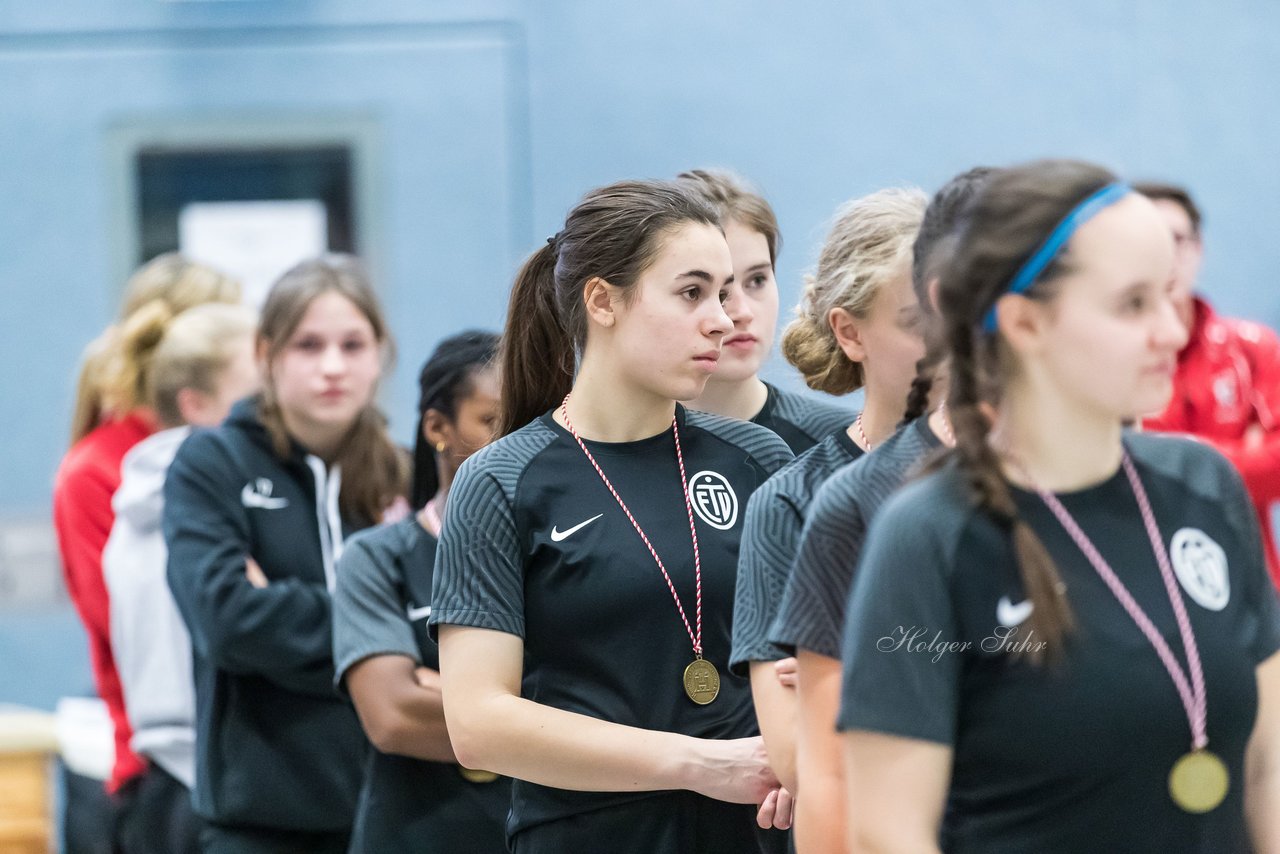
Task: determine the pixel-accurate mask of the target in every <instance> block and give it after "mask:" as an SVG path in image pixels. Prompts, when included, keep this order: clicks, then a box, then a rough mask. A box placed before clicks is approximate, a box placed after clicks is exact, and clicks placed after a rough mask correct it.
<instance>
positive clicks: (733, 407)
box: [689, 375, 870, 435]
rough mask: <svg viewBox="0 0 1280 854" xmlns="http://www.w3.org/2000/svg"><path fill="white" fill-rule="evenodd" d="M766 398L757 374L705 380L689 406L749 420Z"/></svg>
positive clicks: (767, 394) (766, 391) (763, 387)
mask: <svg viewBox="0 0 1280 854" xmlns="http://www.w3.org/2000/svg"><path fill="white" fill-rule="evenodd" d="M768 399H769V387H768V386H766V385H765V384H764V382H763V381H762V380H761V379H760V378H759V377H757V376H754V375H753V376H750V377H747V378H746V379H745V380H739V381H738V382H716V380H715V379H711V380H708V381H707V385H706V388H704V389H703V390H702V394H700V395H698V396H697V397H696V398H695V399H693V400H691V401H689V408H690V409H697V410H700V411H702V412H710V413H711V414H712V415H725V416H728V417H729V418H739V419H741V420H743V421H750V420H751V419H752V418H755V417H756V416H757V415H759V414H760V410H761V409H764V404H765V401H766V400H768ZM867 435H870V434H869V433H868V434H867Z"/></svg>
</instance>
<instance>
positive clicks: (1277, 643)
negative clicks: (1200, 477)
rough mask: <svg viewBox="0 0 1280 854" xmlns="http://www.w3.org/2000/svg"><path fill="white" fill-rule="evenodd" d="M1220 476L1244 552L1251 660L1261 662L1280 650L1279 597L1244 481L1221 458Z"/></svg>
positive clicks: (1225, 502) (1256, 516) (1255, 514)
mask: <svg viewBox="0 0 1280 854" xmlns="http://www.w3.org/2000/svg"><path fill="white" fill-rule="evenodd" d="M1221 468H1222V472H1223V474H1222V479H1223V492H1224V495H1223V506H1224V507H1225V508H1226V509H1227V513H1228V516H1229V517H1230V519H1231V522H1232V524H1233V526H1234V527H1235V528H1236V529H1237V530H1238V531H1239V532H1240V538H1241V550H1242V551H1243V553H1244V556H1245V560H1244V562H1243V567H1244V568H1243V575H1244V577H1243V578H1242V579H1241V584H1242V585H1243V587H1244V589H1245V590H1246V591H1247V594H1248V596H1249V604H1250V609H1251V610H1252V611H1253V613H1254V615H1255V617H1256V620H1257V629H1256V631H1255V632H1254V635H1253V638H1252V640H1251V642H1250V643H1249V651H1250V655H1251V657H1252V659H1253V662H1254V664H1261V663H1262V662H1264V661H1266V660H1267V659H1268V658H1270V657H1271V656H1272V655H1273V654H1275V652H1276V651H1277V650H1280V598H1277V590H1276V586H1275V584H1273V583H1272V581H1271V576H1270V574H1269V572H1268V570H1267V560H1266V557H1265V555H1264V553H1263V544H1262V531H1261V529H1260V527H1259V522H1258V515H1257V513H1256V512H1255V510H1254V506H1253V503H1252V502H1251V501H1250V499H1249V493H1248V491H1247V490H1246V489H1245V485H1244V481H1243V480H1242V479H1241V478H1240V475H1239V473H1238V472H1237V471H1236V470H1235V469H1234V468H1233V467H1232V466H1231V465H1230V464H1229V463H1228V462H1227V461H1226V460H1222V461H1221Z"/></svg>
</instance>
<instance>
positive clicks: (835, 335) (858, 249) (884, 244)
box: [730, 189, 925, 817]
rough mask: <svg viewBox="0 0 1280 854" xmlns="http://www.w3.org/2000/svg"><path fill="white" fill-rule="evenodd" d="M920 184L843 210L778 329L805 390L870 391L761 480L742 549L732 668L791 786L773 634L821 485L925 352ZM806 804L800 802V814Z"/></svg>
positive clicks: (786, 668) (788, 708)
mask: <svg viewBox="0 0 1280 854" xmlns="http://www.w3.org/2000/svg"><path fill="white" fill-rule="evenodd" d="M924 209H925V197H924V194H923V193H921V192H920V191H919V190H897V189H891V190H882V191H880V192H878V193H873V194H871V195H869V196H866V197H864V198H861V199H857V200H855V201H852V202H849V203H848V204H846V205H844V206H843V207H841V208H840V210H839V211H838V212H837V214H836V217H835V221H834V223H833V224H832V227H831V231H830V233H829V234H828V236H827V239H826V242H825V244H824V245H823V248H822V253H821V255H820V257H819V259H818V266H817V270H816V272H815V274H814V275H813V276H812V277H809V279H808V281H807V283H806V285H805V292H804V297H803V299H802V301H801V303H800V305H799V306H798V307H797V309H796V315H797V317H796V319H795V320H793V321H792V322H791V323H790V324H789V325H788V326H787V329H786V332H785V333H784V335H783V341H782V352H783V353H784V354H785V355H786V357H787V360H788V361H790V362H791V363H792V364H793V365H795V367H796V368H797V369H799V370H800V373H801V374H802V375H803V376H804V379H805V382H806V383H808V384H809V386H810V388H813V389H816V390H818V391H825V392H827V393H828V394H847V393H848V392H851V391H855V390H857V389H859V388H862V389H864V390H865V400H866V406H865V408H864V409H863V411H862V413H861V414H859V415H858V417H857V418H856V419H853V421H852V423H851V424H847V425H846V427H845V429H844V430H838V431H836V432H835V433H832V434H831V435H830V436H828V437H827V438H825V439H823V440H822V441H821V442H819V443H818V444H817V445H815V446H813V447H812V448H810V449H809V450H807V451H805V452H804V453H803V454H801V455H800V456H799V457H798V458H797V459H796V460H795V461H794V462H792V463H790V464H788V465H787V466H786V467H785V468H784V469H783V470H782V471H780V472H778V473H777V474H776V475H774V476H773V477H771V478H769V480H768V481H767V482H766V483H765V485H764V486H762V487H761V488H760V489H758V490H757V491H756V492H755V493H754V494H753V495H752V496H751V500H750V501H749V502H748V504H747V512H746V522H745V527H744V529H743V535H742V537H743V547H742V550H741V555H740V556H739V558H738V587H737V591H736V593H735V598H734V615H733V651H732V654H731V655H730V665H731V666H732V667H734V668H737V669H738V670H739V671H740V672H748V671H749V675H750V678H751V692H752V695H753V696H754V699H755V705H756V716H757V717H758V718H759V720H760V729H761V731H762V733H763V735H764V739H765V745H766V746H767V747H768V749H769V756H770V759H771V760H772V762H773V766H774V769H775V770H776V771H777V772H778V777H779V779H780V780H782V782H783V784H784V785H785V786H786V787H787V788H788V789H789V790H791V791H795V779H796V777H795V729H796V698H795V682H794V680H792V679H790V678H789V675H790V674H794V668H795V659H794V658H791V657H790V655H791V653H789V652H785V651H783V650H782V649H780V648H779V647H778V646H777V645H776V644H773V643H771V642H770V641H769V639H768V638H769V630H770V628H771V627H772V625H773V621H774V618H775V617H776V616H777V612H778V603H779V602H780V600H781V599H782V592H783V589H784V587H785V585H786V581H787V575H788V574H789V573H790V571H791V563H792V561H793V560H794V559H795V556H796V549H797V547H798V545H799V540H800V531H801V528H802V526H803V525H804V517H805V514H806V512H807V511H808V508H809V502H810V501H811V500H812V499H813V495H814V493H816V492H817V490H818V487H819V486H821V485H822V482H823V481H824V480H826V479H827V477H829V476H830V475H831V473H832V472H834V471H835V470H836V469H838V468H840V467H841V466H843V465H845V464H847V463H849V462H851V461H852V460H854V459H856V458H857V457H860V456H862V454H864V453H865V452H867V451H869V450H871V448H873V447H875V445H876V444H878V443H880V442H882V441H884V440H885V439H886V438H888V436H889V435H890V434H891V433H892V432H893V428H894V426H895V424H896V423H897V419H898V416H899V414H900V413H901V411H902V401H903V399H904V398H905V397H906V394H907V390H908V388H909V386H910V383H911V379H912V376H913V373H914V369H915V364H916V362H917V361H918V360H919V359H920V357H921V356H922V355H923V353H924V340H923V337H922V335H921V334H920V313H919V307H918V306H917V304H916V298H915V295H914V293H913V291H912V288H911V269H910V268H911V246H912V242H913V241H914V240H915V236H916V232H917V231H918V230H919V228H920V220H921V217H922V216H923V215H924ZM803 809H804V802H803V801H800V802H799V803H798V805H797V817H798V816H799V814H800V811H801V810H803Z"/></svg>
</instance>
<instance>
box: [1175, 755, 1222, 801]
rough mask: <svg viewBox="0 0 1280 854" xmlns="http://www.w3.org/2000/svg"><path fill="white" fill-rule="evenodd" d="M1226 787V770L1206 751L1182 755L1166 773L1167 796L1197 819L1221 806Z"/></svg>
mask: <svg viewBox="0 0 1280 854" xmlns="http://www.w3.org/2000/svg"><path fill="white" fill-rule="evenodd" d="M1229 785H1230V782H1229V778H1228V775H1227V766H1226V765H1224V764H1223V762H1222V760H1221V759H1219V758H1218V756H1217V754H1214V753H1211V752H1209V751H1208V750H1203V749H1202V750H1193V751H1191V752H1190V753H1185V754H1183V755H1182V756H1181V757H1180V758H1179V759H1178V761H1177V762H1175V763H1173V770H1172V771H1170V772H1169V795H1170V796H1171V797H1172V798H1173V802H1174V803H1175V804H1177V805H1178V806H1179V807H1181V808H1182V809H1184V810H1186V811H1187V812H1189V813H1195V814H1197V815H1198V814H1200V813H1206V812H1209V811H1210V810H1212V809H1213V808H1214V807H1216V806H1218V804H1220V803H1222V800H1223V798H1225V797H1226V796H1227V788H1228V787H1229Z"/></svg>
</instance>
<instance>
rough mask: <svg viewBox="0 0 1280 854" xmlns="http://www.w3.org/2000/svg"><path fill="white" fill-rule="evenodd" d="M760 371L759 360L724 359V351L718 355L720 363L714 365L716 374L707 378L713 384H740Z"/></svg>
mask: <svg viewBox="0 0 1280 854" xmlns="http://www.w3.org/2000/svg"><path fill="white" fill-rule="evenodd" d="M759 370H760V359H757V358H755V357H754V356H753V357H749V358H736V359H735V358H732V357H729V358H726V357H725V353H724V351H721V353H720V363H719V364H718V365H716V372H715V373H714V374H712V375H711V376H710V378H709V381H710V382H713V383H740V382H742V381H744V380H749V379H751V378H752V377H754V376H755V375H756V372H757V371H759Z"/></svg>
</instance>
